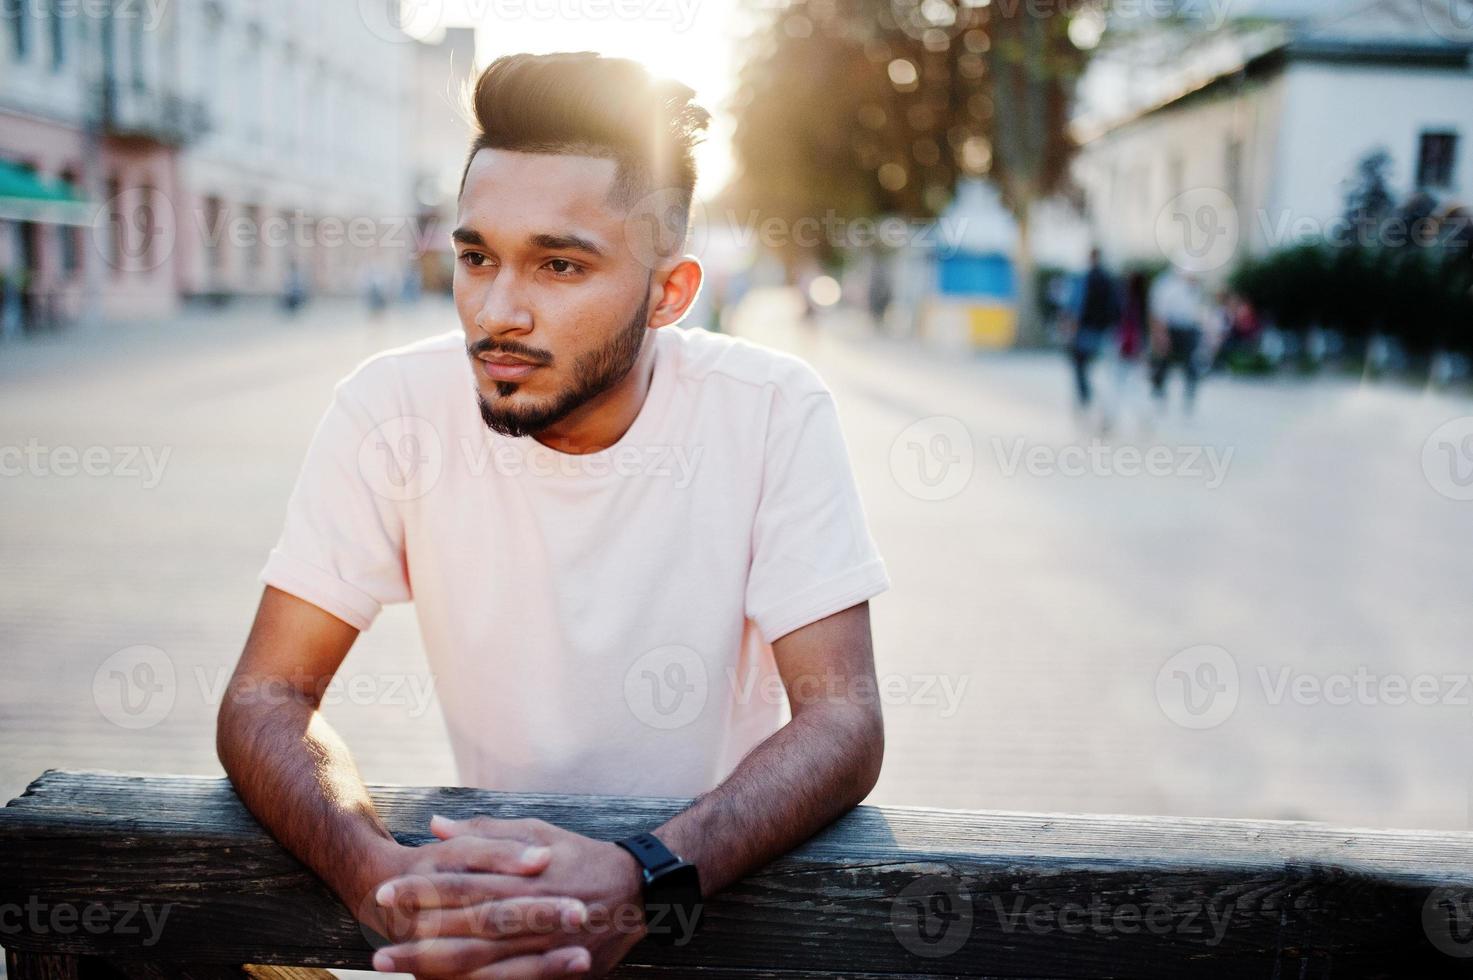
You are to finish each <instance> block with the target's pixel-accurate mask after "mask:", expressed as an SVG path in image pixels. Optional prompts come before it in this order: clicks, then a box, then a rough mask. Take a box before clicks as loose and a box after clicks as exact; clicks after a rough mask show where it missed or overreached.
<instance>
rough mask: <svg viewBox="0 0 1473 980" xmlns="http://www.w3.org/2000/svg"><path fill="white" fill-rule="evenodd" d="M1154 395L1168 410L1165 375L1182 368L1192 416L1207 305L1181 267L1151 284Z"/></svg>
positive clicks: (1172, 267)
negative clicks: (1179, 367) (1199, 349)
mask: <svg viewBox="0 0 1473 980" xmlns="http://www.w3.org/2000/svg"><path fill="white" fill-rule="evenodd" d="M1148 305H1149V310H1150V321H1151V356H1152V360H1151V394H1152V395H1153V396H1154V397H1155V398H1156V404H1157V407H1158V408H1159V409H1165V407H1166V375H1167V373H1168V372H1169V371H1170V370H1171V367H1172V365H1174V364H1179V365H1181V369H1182V374H1183V376H1184V377H1185V379H1186V392H1185V400H1184V407H1185V409H1186V412H1187V414H1189V415H1190V414H1191V412H1192V408H1193V406H1194V405H1195V404H1196V399H1197V380H1198V377H1199V376H1200V374H1201V367H1200V366H1199V365H1198V363H1197V349H1198V348H1199V347H1200V346H1201V344H1202V330H1203V327H1204V326H1205V323H1206V319H1207V301H1206V297H1205V295H1204V293H1203V292H1202V284H1201V282H1200V281H1199V280H1198V278H1197V276H1196V274H1195V273H1192V272H1190V271H1187V270H1186V269H1184V268H1182V266H1181V265H1180V264H1179V263H1173V264H1171V265H1169V266H1167V267H1166V271H1164V272H1162V273H1161V275H1160V276H1158V277H1157V278H1156V281H1155V282H1153V283H1152V284H1151V296H1150V301H1149V304H1148Z"/></svg>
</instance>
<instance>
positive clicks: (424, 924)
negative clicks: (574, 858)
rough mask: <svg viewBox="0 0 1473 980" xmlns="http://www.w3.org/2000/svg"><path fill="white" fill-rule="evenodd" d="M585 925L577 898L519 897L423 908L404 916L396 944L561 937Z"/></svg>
mask: <svg viewBox="0 0 1473 980" xmlns="http://www.w3.org/2000/svg"><path fill="white" fill-rule="evenodd" d="M587 923H588V908H587V906H585V905H584V904H583V903H582V902H580V901H579V900H577V899H576V898H562V897H541V896H521V897H517V898H510V899H505V900H502V901H493V902H483V903H481V904H479V905H468V906H462V907H459V908H449V909H426V910H423V911H420V912H416V913H414V914H413V915H410V916H408V917H407V921H406V922H405V923H403V926H404V927H403V929H402V931H401V932H397V933H395V934H394V935H393V937H392V938H394V939H395V940H397V941H399V942H408V941H410V940H412V939H431V938H434V937H436V936H470V937H479V938H483V939H506V938H512V937H516V936H529V935H535V936H554V937H557V936H562V937H563V938H564V939H566V937H567V936H568V935H571V934H572V933H574V932H576V931H577V930H578V929H581V928H582V927H583V926H584V925H586V924H587Z"/></svg>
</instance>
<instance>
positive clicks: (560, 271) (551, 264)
mask: <svg viewBox="0 0 1473 980" xmlns="http://www.w3.org/2000/svg"><path fill="white" fill-rule="evenodd" d="M546 267H547V268H549V269H551V270H552V271H553V273H554V274H556V275H557V276H558V278H560V279H571V278H573V277H574V276H576V275H578V274H580V273H581V272H582V271H583V267H582V266H580V265H578V263H576V262H573V261H571V260H569V259H548V260H547V263H546Z"/></svg>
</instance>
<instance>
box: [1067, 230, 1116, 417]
mask: <svg viewBox="0 0 1473 980" xmlns="http://www.w3.org/2000/svg"><path fill="white" fill-rule="evenodd" d="M1067 323H1068V328H1069V332H1070V333H1071V334H1072V337H1071V338H1070V341H1071V342H1070V344H1069V354H1070V360H1071V361H1072V363H1073V365H1074V390H1075V398H1076V402H1075V404H1076V407H1077V408H1078V410H1079V411H1080V412H1081V413H1082V412H1086V411H1088V410H1089V408H1090V403H1091V401H1092V396H1093V391H1092V389H1091V386H1090V383H1089V369H1090V365H1091V364H1093V363H1094V359H1095V358H1096V357H1098V356H1099V354H1100V351H1101V349H1103V348H1104V346H1105V338H1106V337H1107V336H1108V335H1109V333H1110V332H1111V331H1112V330H1114V329H1115V328H1116V327H1117V326H1118V325H1119V323H1120V285H1119V283H1117V282H1116V281H1115V277H1114V276H1112V275H1110V274H1109V273H1108V272H1106V271H1105V268H1104V266H1103V265H1102V264H1101V260H1100V250H1099V249H1098V248H1092V249H1090V250H1089V269H1087V270H1086V271H1085V273H1084V276H1083V278H1081V279H1080V280H1079V281H1078V283H1077V284H1076V286H1075V292H1074V298H1073V302H1072V303H1071V304H1070V309H1069V318H1068V320H1067Z"/></svg>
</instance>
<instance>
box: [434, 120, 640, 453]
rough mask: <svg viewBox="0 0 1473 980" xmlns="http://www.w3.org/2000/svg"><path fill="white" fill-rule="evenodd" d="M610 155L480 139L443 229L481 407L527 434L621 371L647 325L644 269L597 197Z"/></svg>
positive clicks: (618, 219) (606, 181) (604, 185)
mask: <svg viewBox="0 0 1473 980" xmlns="http://www.w3.org/2000/svg"><path fill="white" fill-rule="evenodd" d="M614 174H615V163H614V161H612V160H605V159H600V158H597V157H584V156H567V155H552V154H541V153H519V152H514V151H510V150H496V149H484V150H481V151H480V152H479V153H477V154H476V156H475V158H474V159H473V160H472V161H471V164H470V168H469V169H468V170H467V172H466V179H465V189H464V190H463V191H462V192H461V196H460V214H459V219H458V222H457V225H458V226H457V228H456V230H455V232H454V235H453V237H454V239H455V251H456V264H455V306H456V310H457V311H458V312H459V314H460V322H461V325H462V327H464V329H465V338H466V350H467V352H468V353H469V354H470V356H471V366H472V368H473V369H474V371H475V377H476V387H477V390H478V392H479V394H480V400H481V415H482V417H483V418H484V419H485V421H486V424H487V425H488V426H490V427H491V428H492V429H494V430H495V431H497V432H501V433H502V434H504V435H510V436H522V435H530V434H535V433H537V432H539V431H541V430H543V429H545V428H547V427H548V426H551V425H553V424H555V423H557V422H559V421H561V420H562V419H564V418H566V417H567V416H568V415H569V414H571V413H572V412H574V411H575V410H577V409H579V408H580V407H582V406H584V405H585V404H587V403H588V402H590V401H591V400H592V399H594V398H596V397H597V396H598V395H600V394H601V393H603V392H605V391H607V390H608V389H609V388H611V387H613V386H614V385H617V384H618V383H619V382H620V381H621V380H623V378H624V377H625V376H626V375H627V374H628V372H629V369H630V368H631V367H632V366H633V365H634V363H635V362H636V360H637V359H638V356H639V352H640V349H641V347H642V345H643V341H644V336H645V333H646V330H647V326H648V319H649V304H650V286H651V281H652V280H651V270H649V269H648V268H646V267H645V266H644V265H642V264H641V263H640V262H639V261H638V260H637V259H636V257H635V256H634V254H633V252H632V251H631V250H630V249H629V247H628V246H627V245H626V242H625V237H624V221H625V213H624V212H623V211H622V210H620V209H618V208H617V207H615V206H613V205H611V204H610V203H609V202H608V201H607V196H608V192H609V188H610V187H611V185H612V183H613V180H614Z"/></svg>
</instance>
